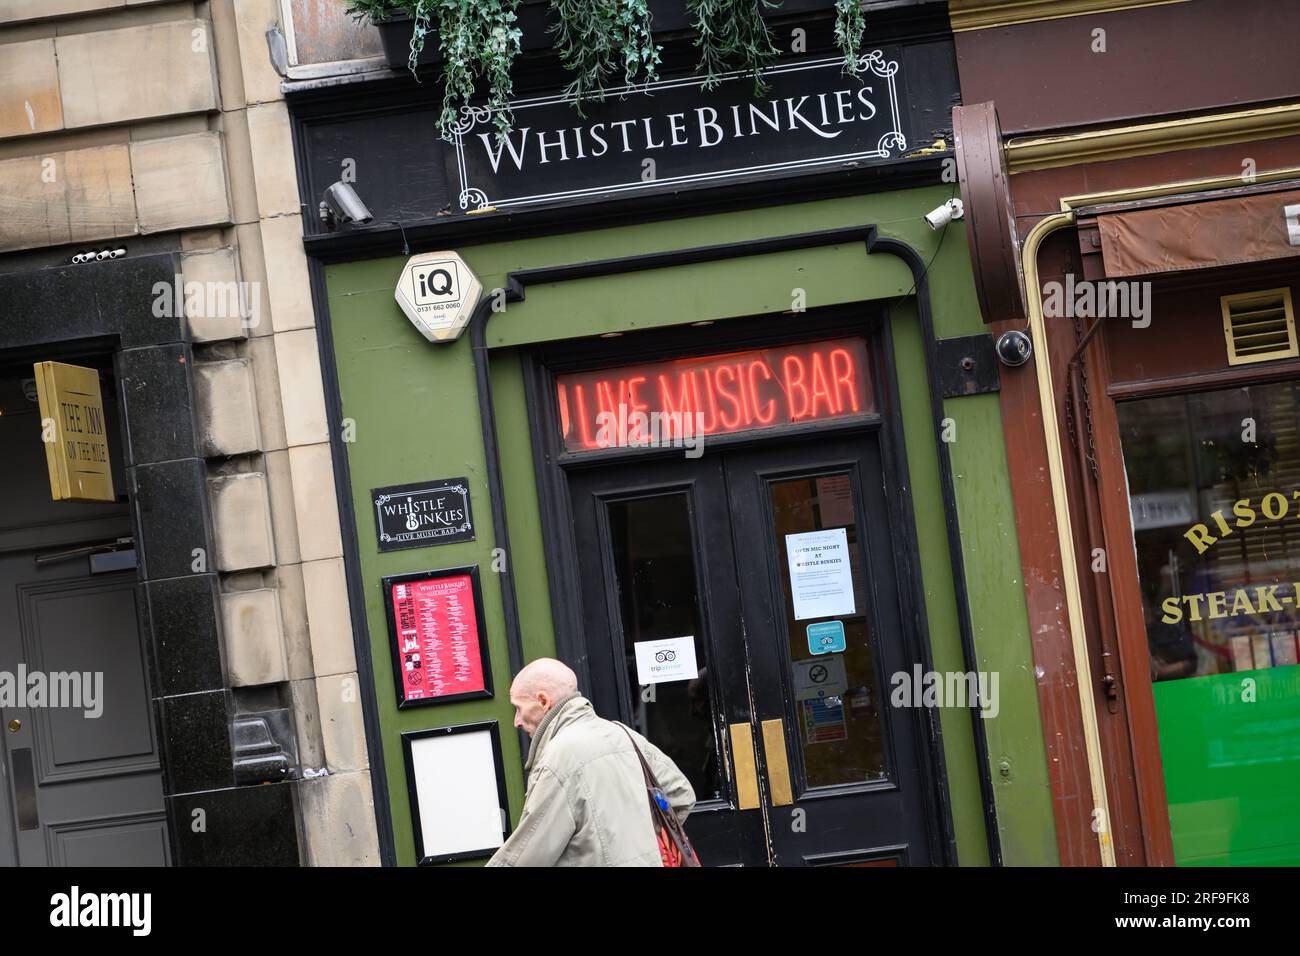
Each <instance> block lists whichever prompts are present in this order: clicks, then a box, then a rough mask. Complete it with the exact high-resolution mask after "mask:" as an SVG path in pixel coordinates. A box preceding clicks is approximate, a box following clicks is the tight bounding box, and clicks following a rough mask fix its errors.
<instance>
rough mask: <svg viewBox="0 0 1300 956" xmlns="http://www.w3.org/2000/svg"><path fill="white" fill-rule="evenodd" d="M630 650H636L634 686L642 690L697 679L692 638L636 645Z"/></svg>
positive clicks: (644, 642)
mask: <svg viewBox="0 0 1300 956" xmlns="http://www.w3.org/2000/svg"><path fill="white" fill-rule="evenodd" d="M632 646H633V647H634V648H636V682H637V683H638V684H640V685H641V686H642V687H644V686H645V685H646V684H666V683H668V682H669V681H674V680H694V679H695V678H697V677H699V676H700V669H699V668H698V667H696V666H695V638H694V637H693V636H691V637H665V638H662V639H661V640H658V641H637V642H636V643H635V644H633V645H632Z"/></svg>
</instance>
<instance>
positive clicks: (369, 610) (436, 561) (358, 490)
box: [326, 186, 1055, 864]
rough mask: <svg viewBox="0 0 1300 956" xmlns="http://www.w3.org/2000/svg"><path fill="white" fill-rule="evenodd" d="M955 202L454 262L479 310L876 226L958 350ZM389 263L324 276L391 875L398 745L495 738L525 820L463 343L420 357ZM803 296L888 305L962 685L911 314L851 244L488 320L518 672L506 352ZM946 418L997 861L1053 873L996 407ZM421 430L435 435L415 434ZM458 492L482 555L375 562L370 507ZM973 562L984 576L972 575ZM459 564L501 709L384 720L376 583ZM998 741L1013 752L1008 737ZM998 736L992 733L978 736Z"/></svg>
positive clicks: (902, 294) (955, 721)
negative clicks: (989, 708) (514, 280)
mask: <svg viewBox="0 0 1300 956" xmlns="http://www.w3.org/2000/svg"><path fill="white" fill-rule="evenodd" d="M951 194H952V187H951V186H941V187H932V188H926V189H916V190H909V191H906V192H898V193H882V194H874V195H869V196H860V197H852V198H846V199H839V200H827V201H821V202H812V203H802V204H796V205H787V206H778V207H772V208H768V209H761V210H751V211H744V212H731V213H719V214H716V215H710V216H701V217H697V218H695V219H690V220H676V221H671V222H660V223H648V224H640V225H634V226H622V227H617V228H611V229H602V230H598V231H592V232H587V233H575V234H568V235H558V236H545V237H539V238H534V239H527V240H518V241H513V242H502V243H489V244H483V245H478V246H470V247H467V248H464V249H462V250H461V252H462V255H464V256H465V257H466V259H467V260H468V261H469V262H470V264H471V266H472V267H473V268H474V269H475V271H476V272H478V274H479V276H480V278H481V280H482V282H483V285H484V287H485V289H487V290H492V289H493V288H494V287H499V286H501V285H503V284H504V282H505V276H506V274H507V273H508V272H509V271H511V270H514V269H521V268H535V267H540V266H547V265H558V264H566V263H574V262H583V261H588V260H597V259H606V258H612V257H617V256H630V255H640V254H645V253H650V252H658V251H664V250H669V249H674V248H684V247H693V246H703V245H711V244H720V243H729V242H742V241H746V240H752V239H758V238H767V237H772V236H780V235H789V234H795V233H804V232H810V231H820V230H825V229H834V228H839V227H843V226H852V225H864V224H867V223H876V224H878V225H879V227H880V229H881V232H882V233H883V234H886V235H891V236H894V237H897V238H900V239H902V240H904V241H906V242H908V243H910V244H911V245H912V246H913V247H915V248H916V249H917V251H918V252H919V254H920V255H921V256H922V257H923V258H924V259H925V260H926V261H927V262H928V263H929V278H930V289H931V295H932V298H933V302H934V305H935V322H936V326H937V327H938V329H939V332H940V334H941V335H943V336H955V335H968V334H972V333H975V332H979V331H982V329H983V326H982V324H981V322H980V318H979V310H978V307H977V306H976V304H975V296H974V290H973V286H972V282H971V277H970V267H969V263H968V260H967V254H966V246H965V237H964V228H962V227H961V226H960V225H956V226H954V227H952V228H950V229H948V230H947V232H946V234H945V233H935V232H931V231H930V230H929V228H928V227H927V226H926V225H925V224H924V222H923V221H922V218H921V217H922V216H923V214H924V213H925V212H927V211H928V210H930V209H932V208H933V207H934V206H937V205H938V204H939V203H940V202H942V201H944V200H946V199H947V198H948V197H949V196H950V195H951ZM403 264H404V260H403V259H400V258H389V259H381V260H371V261H365V262H355V263H347V264H341V265H334V266H330V267H328V268H327V270H326V276H327V288H328V291H329V300H330V309H331V321H332V326H333V332H334V340H335V352H336V354H337V356H338V362H339V379H340V385H341V392H342V401H343V414H344V416H345V418H347V419H352V420H353V421H354V422H355V432H356V440H355V442H353V443H351V444H349V445H348V456H349V464H350V467H351V471H352V480H353V487H352V496H353V501H354V504H355V507H356V509H357V514H358V529H357V533H358V538H359V544H360V554H361V575H362V579H363V583H364V587H365V593H366V609H365V610H366V618H367V622H368V625H369V628H370V636H371V647H372V654H373V656H374V665H375V673H376V675H377V680H376V684H377V687H376V693H377V694H378V695H379V697H378V703H379V712H380V723H381V727H382V731H383V738H384V752H385V758H386V766H387V779H388V785H389V790H390V794H391V798H392V811H393V819H394V828H395V834H396V842H397V850H398V856H399V861H400V862H402V863H405V864H410V863H412V862H414V852H413V846H412V837H411V827H410V812H409V807H408V806H407V799H406V783H405V771H404V768H403V764H402V754H401V747H400V739H399V737H398V734H399V733H400V731H402V730H405V729H415V728H423V727H434V726H443V725H448V724H457V723H465V722H469V721H473V720H483V719H496V720H499V721H500V722H501V727H502V742H503V745H504V750H505V763H506V770H507V778H508V784H509V792H510V802H511V809H512V812H513V814H514V816H515V817H516V818H517V816H518V814H519V812H520V809H521V807H522V802H523V801H522V796H523V794H522V791H523V780H522V773H521V771H520V755H519V751H518V745H517V738H516V736H515V734H514V731H513V729H512V727H511V721H512V716H513V712H512V709H511V708H510V706H509V704H508V702H507V699H506V689H507V687H508V685H509V676H510V675H509V667H508V657H507V650H506V642H505V634H504V627H503V622H502V615H501V589H500V586H499V581H498V580H497V578H496V576H495V575H494V574H493V573H492V571H491V568H492V567H493V562H494V560H497V561H498V562H499V560H501V556H496V555H494V553H493V547H494V535H493V529H492V521H491V511H490V502H489V499H488V496H487V488H486V483H485V482H486V478H485V476H486V465H485V462H484V457H483V449H482V441H481V432H480V423H479V417H478V411H477V406H476V401H475V387H474V370H473V364H472V361H471V355H470V350H469V341H468V337H465V338H462V339H461V341H459V342H456V343H454V344H451V345H441V346H433V345H429V344H428V343H426V342H425V341H424V340H423V339H422V338H421V337H420V336H419V335H418V334H417V333H416V332H415V331H414V330H413V329H412V328H411V326H410V324H409V323H408V322H407V321H406V319H405V318H404V317H403V316H402V314H401V312H400V311H399V310H398V308H397V306H396V304H395V302H394V301H393V286H394V284H395V282H396V279H397V276H398V274H399V273H400V271H401V268H402V266H403ZM670 278H671V280H672V281H669V279H670ZM799 288H802V289H804V290H805V292H806V295H807V300H806V306H807V307H808V308H815V307H817V306H819V305H824V304H832V303H836V302H844V301H861V300H864V299H872V298H874V299H885V300H888V301H890V302H891V325H892V329H893V335H894V338H895V351H896V365H897V375H898V381H899V392H900V396H901V400H902V407H903V419H904V430H905V434H906V442H907V459H908V467H909V470H910V473H911V481H912V488H911V491H912V495H913V500H914V504H915V512H916V522H917V530H918V535H919V539H920V546H921V571H922V579H923V585H924V589H925V593H926V602H927V613H928V615H929V626H930V633H931V639H932V641H933V645H934V659H935V664H936V667H938V668H939V669H940V670H952V671H963V670H965V668H964V665H963V662H962V656H961V646H960V640H959V636H958V635H959V632H958V629H957V618H956V608H955V603H954V597H953V588H952V581H951V570H950V566H949V563H948V555H947V536H946V533H945V529H944V520H943V507H942V497H941V495H940V491H939V480H938V456H937V454H936V452H935V448H934V434H933V428H932V424H931V422H930V411H929V409H930V405H929V395H928V392H927V386H926V380H925V367H924V358H923V352H922V349H921V338H920V335H919V330H918V328H917V323H916V318H915V302H914V299H912V298H910V295H911V292H912V291H913V290H912V280H911V276H910V273H909V272H908V270H907V269H906V267H905V266H904V265H903V263H902V262H901V261H900V260H898V259H896V258H895V257H892V256H886V255H879V256H871V257H868V256H866V255H865V248H864V247H863V246H860V245H857V244H845V245H842V246H828V247H821V248H815V249H808V250H803V251H801V252H796V253H780V254H768V255H763V256H757V257H750V258H746V259H740V260H727V261H720V262H716V263H702V264H697V265H692V266H683V267H676V268H673V269H665V270H654V271H649V272H645V273H640V274H633V275H625V276H611V277H603V278H596V279H584V280H576V281H572V282H566V283H562V284H556V285H553V286H544V285H542V286H535V287H530V288H528V289H527V290H526V299H525V301H523V302H517V303H510V304H509V305H508V306H507V308H506V310H505V312H504V313H503V314H499V315H496V316H494V318H493V320H492V324H491V325H490V326H489V336H490V344H492V345H494V346H501V348H498V349H497V350H496V351H495V352H494V353H493V374H492V381H493V392H494V398H495V408H496V413H497V418H498V423H497V424H498V435H499V438H500V447H501V455H502V466H503V467H502V471H503V475H504V480H505V485H506V505H507V514H508V516H509V522H510V533H511V543H512V548H513V554H512V555H511V556H509V560H510V561H511V562H512V564H511V567H512V569H513V571H514V575H515V584H516V589H517V594H518V600H519V607H520V617H521V620H522V622H523V627H522V630H523V640H524V644H525V653H526V656H527V657H528V658H532V657H536V656H539V655H543V654H546V655H549V654H553V653H554V634H553V624H552V618H551V610H550V601H549V592H548V588H547V576H546V564H545V557H544V553H543V549H542V540H541V521H540V515H539V510H538V502H537V492H536V487H535V477H534V474H535V473H534V468H533V460H532V449H531V438H530V432H529V425H530V412H529V409H528V408H527V407H526V403H525V401H524V390H523V382H522V376H521V371H520V363H519V361H518V358H517V356H516V355H515V353H514V352H513V351H512V350H511V349H510V348H507V347H505V346H510V345H514V344H519V343H525V342H535V341H542V340H549V339H563V338H571V337H579V336H587V335H592V334H596V333H600V332H606V331H621V330H626V329H631V328H648V327H653V326H660V325H667V324H673V323H685V322H690V321H697V320H699V319H704V318H708V319H716V318H722V317H728V316H732V317H738V316H744V315H750V314H760V313H764V312H787V311H789V310H790V309H791V307H792V305H793V304H794V303H793V302H792V297H793V294H794V293H793V290H794V289H799ZM489 294H490V292H489ZM790 321H791V322H794V323H797V322H799V321H800V315H799V314H792V315H791V316H790ZM971 403H974V404H971ZM950 404H951V405H953V408H954V410H953V411H952V412H950V413H949V414H952V415H954V417H958V418H962V419H963V420H964V418H965V416H967V415H970V416H972V418H971V420H970V425H971V426H972V427H971V429H970V430H969V431H967V432H965V433H964V434H966V435H972V434H974V435H978V436H979V438H978V440H977V441H973V442H970V443H969V445H970V447H969V448H968V449H962V450H959V449H954V458H955V460H959V461H960V463H961V464H960V468H959V470H960V471H962V472H963V474H964V477H965V479H966V480H965V481H964V482H959V488H958V496H959V507H960V508H961V514H962V524H963V533H964V535H965V539H966V541H967V542H968V544H969V546H970V547H972V548H974V547H977V546H978V548H980V549H981V554H980V558H979V561H978V562H977V561H975V560H974V559H972V558H970V556H969V555H968V565H970V567H969V569H968V574H969V576H970V578H971V590H972V591H975V590H977V589H978V590H981V591H983V592H984V593H983V594H982V595H981V597H980V599H979V601H977V602H976V606H975V607H974V609H973V610H974V613H975V617H976V628H977V640H978V642H979V649H980V653H981V660H982V661H983V662H984V666H988V667H990V668H994V667H996V668H998V669H1000V670H1001V672H1002V677H1003V679H1004V681H1006V683H1004V684H1003V686H1002V687H1001V688H1000V690H1001V693H1002V695H1003V698H1002V699H1003V705H1002V710H1001V713H1000V714H999V717H998V718H997V719H996V720H993V721H990V731H991V733H990V735H991V737H992V738H993V739H994V740H995V741H996V743H995V750H994V758H995V760H997V759H1000V758H1001V757H1002V756H1004V755H1005V756H1007V757H1008V759H1009V761H1010V763H1011V765H1012V773H1011V775H1010V776H1009V777H1007V778H1006V779H1000V780H999V785H998V806H999V811H1000V814H1001V819H1002V825H1003V839H1004V841H1005V844H1006V846H1007V847H1008V848H1009V850H1008V862H1022V863H1043V862H1052V861H1053V860H1054V859H1055V837H1054V831H1053V829H1052V818H1051V808H1050V802H1049V801H1048V800H1047V799H1046V796H1045V790H1044V787H1045V777H1046V771H1045V766H1044V758H1043V755H1042V750H1043V747H1042V741H1041V737H1038V739H1035V738H1036V737H1037V735H1039V734H1040V731H1039V724H1038V712H1037V701H1036V698H1035V696H1034V694H1033V685H1032V679H1031V677H1030V676H1029V672H1030V671H1032V661H1031V658H1030V657H1029V653H1028V637H1027V628H1026V623H1025V612H1024V598H1023V591H1022V589H1021V585H1020V581H1019V559H1018V556H1017V553H1016V546H1015V531H1014V522H1013V518H1012V512H1011V507H1010V500H1009V493H1008V491H1007V488H1008V480H1007V472H1006V463H1005V460H1004V453H1003V451H1002V438H1001V429H1000V427H999V426H998V418H997V399H996V397H995V396H987V397H985V398H980V399H961V400H958V401H956V402H954V403H950ZM426 410H433V411H435V412H436V414H426V413H425V412H426ZM346 424H347V423H346V422H345V425H346ZM959 427H964V426H959ZM962 455H965V456H967V457H961V456H962ZM456 475H466V476H467V477H468V478H469V481H470V484H471V491H472V495H473V509H474V518H475V524H476V532H477V540H475V541H473V542H466V543H462V544H456V545H446V546H442V547H437V548H425V549H412V550H410V551H399V552H393V553H389V554H386V555H380V554H378V553H377V552H376V551H375V546H374V529H373V519H372V518H371V517H370V512H369V508H370V501H369V489H370V488H372V487H377V486H380V485H389V484H399V483H403V482H410V481H420V480H424V479H428V478H438V477H449V476H456ZM989 496H992V497H991V498H990V501H989V503H988V504H987V506H985V504H984V499H985V498H986V497H989ZM982 562H987V566H985V565H984V564H983V563H982ZM453 564H478V565H479V567H480V568H481V569H482V575H483V597H484V603H485V614H486V618H487V626H488V633H489V641H490V647H491V654H492V665H493V668H492V670H493V675H494V680H495V682H496V687H497V696H496V698H495V699H494V700H491V701H478V702H472V703H459V704H450V705H444V706H440V707H427V708H416V709H413V710H408V711H405V712H399V711H398V710H397V709H396V706H395V697H394V690H393V686H392V670H391V663H390V652H389V648H388V644H387V634H386V625H385V623H384V615H383V603H382V597H381V595H380V593H379V586H378V580H379V578H380V577H381V576H382V575H384V574H393V573H398V572H401V571H411V570H421V569H424V568H430V567H445V566H449V565H453ZM497 566H498V567H499V563H498V565H497ZM1017 669H1019V671H1018V676H1017V678H1016V679H1015V680H1014V681H1009V680H1007V678H1008V672H1009V671H1015V670H1017ZM941 721H942V729H943V734H944V752H945V761H946V769H947V773H948V781H949V789H950V795H951V800H952V805H953V814H954V822H955V826H956V832H957V838H958V847H959V853H960V858H961V862H962V863H965V864H982V863H986V862H987V852H986V844H985V838H984V833H983V815H982V813H981V810H980V798H979V786H978V777H977V776H976V758H975V751H974V746H973V739H972V734H971V725H970V717H969V713H968V712H966V711H964V710H945V711H943V712H942V715H941ZM1013 727H1014V728H1015V730H1014V732H1013V731H1011V730H1010V729H1009V728H1013ZM1002 728H1007V729H1005V730H1004V729H1002ZM994 729H997V730H998V731H999V733H998V734H995V733H993V730H994ZM1011 848H1013V849H1011Z"/></svg>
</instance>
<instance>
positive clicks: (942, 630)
mask: <svg viewBox="0 0 1300 956" xmlns="http://www.w3.org/2000/svg"><path fill="white" fill-rule="evenodd" d="M890 326H891V330H892V333H893V337H894V362H895V365H894V372H895V375H896V376H897V380H898V398H899V402H900V403H901V405H902V409H903V441H904V442H905V443H906V445H907V470H908V477H909V478H910V479H911V483H912V488H911V491H912V509H913V513H914V517H915V521H916V537H917V542H918V544H919V545H920V550H921V581H922V583H923V585H924V588H925V613H926V619H927V623H928V624H929V630H930V653H931V658H932V660H933V664H934V669H935V670H936V671H940V672H944V671H965V670H966V667H965V664H964V663H963V661H962V654H961V631H960V630H959V629H958V623H957V603H956V596H955V593H954V591H953V586H952V565H951V564H950V563H949V561H948V532H947V527H946V525H945V523H944V517H943V493H942V491H941V485H940V483H939V455H938V453H937V451H936V450H935V447H934V426H933V425H932V424H931V421H930V392H929V386H928V384H927V382H926V377H925V358H924V352H923V351H922V340H921V326H920V323H919V322H918V321H917V318H916V306H915V300H912V299H909V300H907V301H906V302H902V303H899V304H897V305H895V306H894V308H893V309H892V310H891V312H890ZM939 724H940V728H941V731H942V733H943V753H944V763H945V764H946V767H947V772H948V789H949V791H950V792H951V795H952V817H953V829H954V831H955V833H956V837H957V855H958V862H959V863H960V864H961V865H963V866H987V865H988V863H989V855H988V842H987V840H986V839H985V836H984V815H983V812H982V811H981V809H980V807H981V804H982V801H981V800H980V793H979V778H978V776H977V775H976V774H977V762H976V756H975V743H974V737H973V736H972V734H971V725H970V712H969V711H968V710H965V709H962V708H943V709H942V710H940V712H939Z"/></svg>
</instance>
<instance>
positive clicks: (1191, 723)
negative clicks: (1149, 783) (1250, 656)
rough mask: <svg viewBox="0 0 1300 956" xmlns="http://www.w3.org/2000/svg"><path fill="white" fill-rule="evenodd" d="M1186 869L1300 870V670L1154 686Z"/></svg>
mask: <svg viewBox="0 0 1300 956" xmlns="http://www.w3.org/2000/svg"><path fill="white" fill-rule="evenodd" d="M1152 690H1153V691H1154V693H1155V700H1156V720H1157V722H1158V724H1159V727H1160V759H1161V761H1162V763H1163V764H1164V774H1165V795H1166V797H1167V798H1168V800H1169V822H1170V827H1171V829H1172V830H1173V837H1174V860H1175V862H1177V863H1178V865H1179V866H1300V667H1295V666H1291V667H1273V668H1269V669H1267V670H1255V671H1241V672H1238V673H1235V674H1215V675H1213V676H1209V677H1189V678H1184V679H1183V680H1165V681H1157V682H1156V683H1155V684H1153V685H1152Z"/></svg>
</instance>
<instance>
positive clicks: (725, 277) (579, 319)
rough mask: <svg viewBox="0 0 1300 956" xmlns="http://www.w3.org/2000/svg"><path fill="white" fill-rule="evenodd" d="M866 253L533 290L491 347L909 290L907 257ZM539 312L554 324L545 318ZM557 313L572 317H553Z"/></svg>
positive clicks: (502, 320)
mask: <svg viewBox="0 0 1300 956" xmlns="http://www.w3.org/2000/svg"><path fill="white" fill-rule="evenodd" d="M864 250H865V246H864V244H862V243H853V244H851V245H850V244H845V245H842V246H818V247H817V248H815V249H800V250H798V251H794V252H780V253H769V254H766V255H761V256H749V257H746V258H743V259H731V260H723V261H720V262H708V263H698V264H695V265H684V266H673V267H672V268H669V269H651V270H648V271H646V272H633V273H628V274H626V275H611V276H601V277H600V278H594V279H581V280H571V281H568V282H560V283H555V284H553V285H542V286H537V287H535V288H529V289H528V290H527V296H528V298H527V301H526V302H525V303H524V305H523V306H522V307H519V306H511V307H508V308H507V309H506V310H505V313H504V314H502V315H501V316H500V317H498V318H497V319H496V320H495V321H493V323H492V325H491V326H489V344H490V345H492V346H494V347H495V346H498V345H520V344H524V343H528V342H539V341H545V340H547V339H550V338H554V337H555V332H556V329H557V328H559V329H563V337H564V338H569V337H574V336H588V335H595V334H597V333H600V332H608V331H620V332H630V331H633V330H635V329H645V328H654V327H659V326H666V325H677V324H680V323H683V322H694V321H700V320H703V319H729V318H735V317H737V316H745V315H760V314H763V313H768V312H789V311H791V310H792V309H793V308H796V307H802V308H804V309H815V308H817V307H819V306H823V305H833V304H835V303H837V302H858V301H864V300H868V299H883V298H887V297H889V296H896V295H903V294H904V293H906V292H907V291H908V289H909V288H910V287H911V284H912V276H911V273H910V272H909V271H908V269H907V267H906V266H905V265H904V264H903V262H902V261H901V260H899V259H897V258H895V257H893V256H880V257H875V258H873V259H871V260H870V263H869V264H868V260H867V257H866V255H865V251H864ZM796 300H798V301H796ZM539 312H540V313H543V314H546V315H547V316H548V321H545V322H543V321H539V320H538V319H537V315H538V313H539ZM557 313H558V314H562V315H564V316H565V321H563V322H562V323H560V322H556V321H555V320H554V319H553V318H551V317H553V316H555V315H556V314H557Z"/></svg>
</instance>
